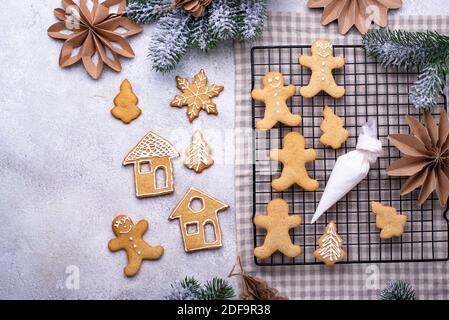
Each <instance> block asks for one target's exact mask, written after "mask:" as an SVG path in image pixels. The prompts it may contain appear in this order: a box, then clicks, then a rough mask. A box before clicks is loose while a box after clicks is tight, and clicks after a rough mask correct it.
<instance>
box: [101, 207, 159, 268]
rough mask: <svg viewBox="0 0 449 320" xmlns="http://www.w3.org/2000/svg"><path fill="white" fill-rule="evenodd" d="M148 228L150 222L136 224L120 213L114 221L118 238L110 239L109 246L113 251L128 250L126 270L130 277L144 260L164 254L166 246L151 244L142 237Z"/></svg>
mask: <svg viewBox="0 0 449 320" xmlns="http://www.w3.org/2000/svg"><path fill="white" fill-rule="evenodd" d="M147 230H148V222H147V221H146V220H140V221H139V222H138V223H137V224H134V223H133V221H132V220H131V218H130V217H128V216H126V215H120V216H118V217H116V218H115V219H114V220H113V221H112V231H114V234H115V235H116V236H117V238H115V239H112V240H110V241H109V243H108V247H109V250H111V251H112V252H115V251H118V250H125V251H126V254H127V255H128V265H127V266H126V267H125V269H124V272H125V275H127V276H128V277H132V276H134V275H136V274H137V272H139V270H140V266H141V264H142V261H143V260H157V259H159V258H160V257H161V256H162V255H163V254H164V248H162V247H161V246H157V247H153V246H150V245H149V244H148V243H146V242H145V240H143V239H142V236H143V235H144V233H145V232H146V231H147Z"/></svg>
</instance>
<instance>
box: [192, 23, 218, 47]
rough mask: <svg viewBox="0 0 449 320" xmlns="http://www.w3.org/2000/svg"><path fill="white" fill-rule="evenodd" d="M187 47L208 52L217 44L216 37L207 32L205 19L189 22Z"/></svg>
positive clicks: (207, 26)
mask: <svg viewBox="0 0 449 320" xmlns="http://www.w3.org/2000/svg"><path fill="white" fill-rule="evenodd" d="M189 28H190V31H191V32H190V35H189V46H192V47H194V48H197V49H200V50H202V51H208V50H210V49H213V48H215V47H216V46H217V44H218V39H217V37H216V36H215V35H214V34H212V33H211V32H209V23H208V20H207V19H192V20H191V22H190V26H189Z"/></svg>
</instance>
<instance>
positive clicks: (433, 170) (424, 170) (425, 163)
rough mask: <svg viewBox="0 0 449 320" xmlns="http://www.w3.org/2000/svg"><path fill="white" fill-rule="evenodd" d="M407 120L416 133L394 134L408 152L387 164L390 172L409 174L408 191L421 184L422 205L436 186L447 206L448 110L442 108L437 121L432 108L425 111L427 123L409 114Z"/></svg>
mask: <svg viewBox="0 0 449 320" xmlns="http://www.w3.org/2000/svg"><path fill="white" fill-rule="evenodd" d="M406 119H407V123H408V125H409V127H410V130H411V132H412V134H413V135H408V134H392V135H390V136H389V140H390V142H391V143H392V144H393V145H395V146H396V148H398V149H399V151H401V152H402V153H403V154H404V156H403V157H402V158H401V159H399V160H397V161H395V162H393V163H392V164H391V165H390V167H388V168H387V174H388V175H390V176H407V177H409V178H408V180H407V181H406V182H405V183H404V185H403V186H402V188H401V195H406V194H409V193H410V192H412V191H413V190H415V189H417V188H419V187H421V192H420V193H419V197H418V204H419V205H422V204H423V203H424V202H425V201H426V200H427V198H428V197H429V196H430V194H431V193H432V192H433V191H434V190H436V192H437V195H438V198H439V200H440V205H441V206H442V207H443V206H445V205H446V203H447V199H448V197H449V120H448V118H447V112H446V111H441V112H440V123H439V125H437V124H436V123H435V121H434V119H433V118H432V115H431V114H430V113H429V112H425V113H424V125H423V124H421V123H420V122H419V121H418V120H417V119H415V118H413V117H411V116H407V117H406Z"/></svg>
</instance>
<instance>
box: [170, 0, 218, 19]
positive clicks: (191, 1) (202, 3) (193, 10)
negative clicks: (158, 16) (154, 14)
mask: <svg viewBox="0 0 449 320" xmlns="http://www.w3.org/2000/svg"><path fill="white" fill-rule="evenodd" d="M211 2H212V0H174V1H173V3H172V4H169V5H168V6H167V7H166V8H164V9H163V11H169V10H173V9H176V8H183V9H184V10H185V11H187V12H189V13H190V14H191V15H192V16H194V17H195V18H198V17H201V16H203V15H204V13H205V12H206V8H207V7H208V6H209V5H210V4H211Z"/></svg>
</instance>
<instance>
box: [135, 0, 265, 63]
mask: <svg viewBox="0 0 449 320" xmlns="http://www.w3.org/2000/svg"><path fill="white" fill-rule="evenodd" d="M266 2H267V0H214V1H212V3H211V4H210V5H209V6H208V7H207V9H206V13H205V15H204V16H203V17H199V18H193V17H192V16H191V15H190V14H189V13H187V12H186V11H185V10H183V9H182V8H180V9H173V10H168V11H164V10H161V9H162V8H164V7H166V5H167V4H169V3H172V0H129V1H128V7H127V15H128V17H129V18H130V19H131V20H132V21H134V22H136V23H151V22H156V21H157V22H158V27H157V29H156V31H155V34H154V36H153V38H152V40H151V41H150V46H149V50H150V53H149V56H150V58H151V61H152V63H153V69H155V70H157V71H160V72H168V71H171V70H173V69H174V68H175V67H176V64H177V63H178V62H179V61H180V60H181V58H182V56H183V55H184V54H185V52H186V51H187V48H188V47H194V48H198V49H200V50H203V51H207V50H210V49H212V48H215V47H216V46H217V44H218V43H219V41H220V40H226V39H238V40H242V41H246V40H253V39H254V38H255V37H257V36H258V35H260V34H261V32H262V29H263V25H264V21H265V19H266V11H267V8H266Z"/></svg>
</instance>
